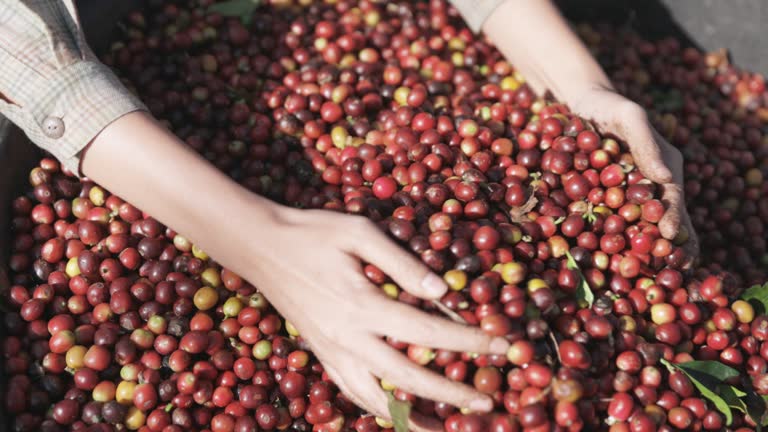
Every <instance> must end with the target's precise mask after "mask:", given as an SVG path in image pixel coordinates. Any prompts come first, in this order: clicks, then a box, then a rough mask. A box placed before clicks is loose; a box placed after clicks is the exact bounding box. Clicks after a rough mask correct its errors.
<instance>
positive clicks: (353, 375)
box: [326, 356, 443, 432]
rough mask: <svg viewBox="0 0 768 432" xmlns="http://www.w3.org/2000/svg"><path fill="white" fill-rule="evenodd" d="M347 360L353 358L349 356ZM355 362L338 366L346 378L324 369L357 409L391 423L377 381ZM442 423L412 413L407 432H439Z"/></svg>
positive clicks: (382, 391) (333, 370)
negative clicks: (343, 371)
mask: <svg viewBox="0 0 768 432" xmlns="http://www.w3.org/2000/svg"><path fill="white" fill-rule="evenodd" d="M347 358H350V359H351V358H353V357H351V356H349V357H347ZM357 365H358V363H357V362H354V361H352V362H345V363H344V364H341V365H340V366H341V367H343V368H344V370H346V371H348V373H347V375H346V377H342V376H341V375H340V374H339V373H338V372H337V371H336V370H335V369H334V368H332V367H330V368H329V367H326V371H327V372H328V375H330V376H331V378H332V379H333V380H334V382H336V385H338V386H339V388H340V389H341V391H342V392H343V393H344V394H345V395H346V396H347V397H348V398H349V399H350V400H351V401H352V402H353V403H354V404H355V405H357V406H358V407H360V408H362V409H364V410H366V411H368V412H369V413H371V414H373V415H375V416H377V417H381V418H383V419H385V420H388V421H391V420H392V418H391V415H390V413H389V399H388V397H387V394H386V392H384V390H382V388H381V385H380V384H379V380H378V379H376V377H374V376H372V375H371V374H370V372H368V371H367V370H365V369H362V368H360V367H359V366H357ZM442 429H443V428H442V423H441V422H440V421H438V420H437V419H433V418H429V417H426V416H423V415H421V414H419V413H417V412H412V413H411V416H410V418H409V430H412V431H416V432H438V431H441V430H442Z"/></svg>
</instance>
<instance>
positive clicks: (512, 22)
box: [483, 0, 611, 103]
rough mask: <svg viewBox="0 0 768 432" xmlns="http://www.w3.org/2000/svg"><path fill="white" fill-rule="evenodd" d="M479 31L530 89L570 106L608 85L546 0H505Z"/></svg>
mask: <svg viewBox="0 0 768 432" xmlns="http://www.w3.org/2000/svg"><path fill="white" fill-rule="evenodd" d="M483 31H484V32H485V34H486V35H487V36H488V37H489V38H490V39H491V40H492V41H493V42H494V44H496V46H497V47H498V49H499V51H501V53H502V54H504V56H505V57H506V58H507V59H508V60H509V61H510V63H512V64H514V65H515V68H517V69H518V70H519V71H520V72H521V73H522V74H523V76H525V77H526V79H527V80H528V81H529V83H530V85H531V86H532V87H533V89H534V90H535V91H536V92H538V93H542V92H544V91H546V90H549V91H551V92H552V94H553V95H554V96H555V97H556V98H558V99H560V100H562V101H565V102H570V103H572V102H575V101H577V100H578V99H579V97H580V94H581V93H583V92H584V91H586V90H587V89H590V88H595V87H601V88H610V87H611V83H610V80H609V79H608V77H607V76H606V75H605V72H603V70H602V68H601V67H600V65H599V64H598V63H597V62H596V61H595V59H594V58H593V57H592V55H591V54H590V53H589V50H587V48H586V47H585V46H584V44H583V43H582V42H581V40H579V38H578V37H577V36H576V34H574V32H573V31H571V29H570V27H569V26H568V23H567V22H566V21H565V19H564V18H563V17H562V16H561V15H560V12H559V11H558V10H557V8H556V7H555V6H554V5H553V4H552V3H551V2H550V1H549V0H536V1H526V0H507V1H505V2H504V3H503V4H501V5H499V6H498V7H497V8H496V9H495V11H494V12H493V14H491V15H490V16H489V17H488V19H487V20H486V21H485V23H484V24H483Z"/></svg>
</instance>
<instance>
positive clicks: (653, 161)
mask: <svg viewBox="0 0 768 432" xmlns="http://www.w3.org/2000/svg"><path fill="white" fill-rule="evenodd" d="M629 127H630V133H629V134H628V135H629V136H628V138H629V139H628V140H627V143H628V145H629V149H630V151H631V152H632V157H633V158H634V159H635V163H636V164H637V167H638V168H639V169H640V172H641V173H643V175H644V176H645V177H646V178H647V179H649V180H651V181H652V182H654V183H660V184H665V183H669V182H671V181H672V171H671V170H670V169H669V167H668V166H667V164H666V163H664V156H663V152H662V146H663V145H666V142H665V141H664V138H662V137H661V135H659V133H658V132H656V131H655V130H654V129H653V127H652V126H651V125H650V124H648V120H647V119H642V121H637V122H632V124H630V125H629Z"/></svg>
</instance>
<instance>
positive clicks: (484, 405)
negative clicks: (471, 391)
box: [469, 399, 493, 412]
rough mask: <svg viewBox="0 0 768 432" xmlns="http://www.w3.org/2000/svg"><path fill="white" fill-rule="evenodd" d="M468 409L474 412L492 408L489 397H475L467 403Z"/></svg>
mask: <svg viewBox="0 0 768 432" xmlns="http://www.w3.org/2000/svg"><path fill="white" fill-rule="evenodd" d="M469 409H470V410H472V411H475V412H487V411H490V410H492V409H493V402H491V400H490V399H475V400H473V401H472V402H470V403H469Z"/></svg>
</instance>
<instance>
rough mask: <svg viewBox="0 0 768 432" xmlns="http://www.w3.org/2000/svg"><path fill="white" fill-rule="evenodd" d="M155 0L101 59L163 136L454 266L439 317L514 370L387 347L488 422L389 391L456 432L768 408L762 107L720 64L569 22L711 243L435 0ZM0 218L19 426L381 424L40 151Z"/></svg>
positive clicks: (693, 426) (166, 242) (152, 234)
mask: <svg viewBox="0 0 768 432" xmlns="http://www.w3.org/2000/svg"><path fill="white" fill-rule="evenodd" d="M211 4H212V2H211V1H210V0H194V1H186V2H182V1H173V2H167V1H159V0H153V1H150V2H149V4H148V6H147V9H146V10H144V11H142V12H138V13H133V14H131V15H130V16H129V17H128V18H127V20H126V22H125V23H124V25H123V27H122V28H123V35H122V37H121V40H120V41H118V42H116V43H115V44H114V45H113V46H112V49H111V50H110V52H109V53H107V54H106V55H105V56H104V58H103V61H104V62H105V63H107V64H108V65H110V66H112V67H114V68H115V69H116V71H117V72H118V73H119V74H120V75H121V76H122V77H123V78H124V79H125V81H126V83H127V85H129V86H130V87H131V88H133V89H135V91H136V92H137V93H138V94H139V95H140V96H141V98H142V99H143V100H144V101H145V102H146V103H147V105H148V106H149V107H150V109H151V111H152V112H153V113H154V115H155V116H157V117H158V118H160V119H162V120H163V121H164V122H165V123H166V124H167V125H168V127H170V128H171V129H172V130H173V131H174V132H175V133H176V134H177V135H178V136H179V137H181V138H182V139H183V140H185V142H186V143H187V144H188V145H189V146H190V147H191V148H193V149H195V150H196V151H198V152H200V153H201V154H202V155H203V156H204V157H205V158H207V159H208V160H210V161H211V163H213V164H215V165H216V166H217V167H218V168H219V169H221V170H222V171H224V172H226V173H227V174H228V175H230V176H231V177H232V178H233V179H234V180H236V181H238V182H239V183H240V184H242V185H243V186H244V187H246V188H248V189H249V190H251V191H253V192H254V193H258V194H261V195H264V196H266V197H269V198H270V199H273V200H275V201H277V202H280V203H283V204H286V205H290V206H295V207H300V208H322V209H327V210H328V211H340V212H347V213H352V214H357V215H361V216H362V217H366V218H369V219H371V220H373V221H374V222H376V223H377V224H379V225H380V226H381V228H382V230H384V231H385V232H387V233H388V234H389V235H390V236H391V237H392V238H393V239H394V240H396V241H398V242H399V243H400V244H401V245H402V247H403V248H404V249H405V250H407V251H409V252H411V253H413V254H416V255H418V256H419V257H420V258H421V259H422V261H423V262H424V263H425V264H426V265H428V266H429V267H430V268H431V269H432V270H433V271H435V272H437V273H439V274H441V275H443V276H444V278H445V280H446V282H447V283H448V285H449V286H450V288H451V290H450V292H449V293H448V294H446V295H445V297H444V298H443V299H441V304H442V307H441V308H440V309H442V310H438V309H436V308H435V306H434V305H432V304H428V303H423V302H422V301H421V300H419V299H417V298H414V297H412V296H410V295H408V293H406V292H404V291H402V290H400V289H399V287H397V286H396V285H395V284H394V283H392V281H391V280H390V279H389V278H388V277H387V276H386V275H385V274H384V273H383V272H381V270H379V269H378V268H376V267H375V266H373V265H367V266H365V274H366V276H367V277H368V278H369V279H370V280H371V281H372V282H373V283H375V284H377V285H378V286H380V287H381V289H382V290H383V291H384V292H385V293H386V294H387V295H389V296H391V297H393V298H396V299H398V300H399V301H402V302H406V303H409V304H412V305H413V306H414V307H419V308H422V309H425V310H429V311H433V313H435V314H447V315H449V316H450V317H451V318H452V319H455V320H458V321H462V322H465V323H466V324H468V325H473V326H479V327H480V328H482V329H483V330H484V331H486V332H487V333H489V334H492V335H497V336H503V337H506V338H507V339H508V340H509V341H510V342H511V348H510V350H509V352H508V353H507V355H505V356H485V355H476V354H472V353H457V352H449V351H444V350H433V349H430V348H429V347H420V346H414V345H410V346H409V345H407V344H405V343H402V342H400V341H396V340H387V342H388V343H389V344H391V345H392V346H394V347H396V348H398V349H400V350H402V351H403V352H404V353H405V354H406V355H407V356H408V357H409V358H410V359H411V360H412V361H414V362H417V363H419V364H421V365H423V366H424V367H426V368H430V369H432V370H434V371H437V372H438V373H441V374H444V375H445V376H446V377H448V378H449V379H451V380H456V381H462V382H466V383H469V384H472V385H474V386H475V387H476V388H477V389H478V390H479V391H481V392H483V393H487V394H489V395H490V396H491V397H492V398H493V399H494V400H495V402H496V406H495V409H494V411H493V413H491V414H485V415H477V414H473V413H470V412H466V411H463V410H460V409H458V408H456V407H453V406H450V405H447V404H445V403H440V402H433V401H428V400H423V399H420V398H417V397H415V396H414V395H411V394H408V393H406V392H403V391H401V390H399V389H396V388H390V387H389V386H388V385H387V384H386V383H382V384H383V386H384V387H385V389H386V390H389V391H392V394H393V396H394V398H395V399H396V400H400V401H403V402H406V403H408V404H409V405H410V406H411V407H412V408H411V409H412V410H415V411H418V412H420V413H422V414H425V415H428V416H432V417H436V418H439V419H441V420H442V421H443V422H444V425H445V428H446V430H447V431H450V432H479V431H494V432H496V431H498V432H514V431H524V432H540V431H580V430H584V431H598V430H606V431H611V432H623V431H632V432H645V431H655V430H658V431H670V432H671V431H677V430H696V431H700V430H704V431H725V430H728V431H739V432H743V431H751V430H755V428H756V426H755V424H756V423H755V422H756V421H760V419H753V418H751V417H750V416H749V415H747V414H746V413H744V412H742V411H739V410H737V409H733V410H732V417H733V418H732V420H731V421H730V424H728V423H729V422H728V418H727V416H726V415H725V414H724V413H723V411H722V409H719V408H718V407H717V406H715V405H714V404H713V403H712V402H711V401H710V400H708V399H707V398H706V397H705V396H703V395H702V393H701V392H700V390H699V389H698V388H697V387H696V385H695V383H694V382H692V380H691V379H690V378H689V376H688V375H686V374H685V373H683V372H682V371H681V370H677V369H674V368H668V367H666V366H665V365H664V364H663V363H668V364H672V363H685V362H688V361H692V360H702V361H710V362H719V363H722V364H723V365H726V366H729V367H731V368H734V369H736V370H737V371H739V373H740V374H741V376H739V377H736V378H733V379H731V380H730V381H729V382H728V384H731V385H733V386H734V387H736V388H740V389H744V390H745V391H748V392H757V393H759V394H768V374H766V373H767V372H768V364H767V363H766V361H767V360H768V342H766V341H768V317H766V316H764V315H761V314H759V313H757V311H756V310H755V307H754V306H753V304H751V303H749V302H746V301H744V300H739V299H738V297H739V295H740V293H741V292H742V291H743V289H744V288H746V287H747V286H749V285H750V284H754V283H762V282H765V280H766V275H768V258H767V257H768V255H767V254H766V231H765V228H764V225H765V223H766V221H768V200H766V199H761V198H763V197H765V196H766V193H768V187H767V186H766V183H765V181H764V177H765V175H767V174H768V137H767V135H766V134H765V124H766V121H768V108H766V107H767V106H768V93H766V91H765V85H764V80H763V78H762V77H760V76H756V75H752V74H749V73H746V72H743V71H740V70H739V69H737V68H736V67H734V66H733V65H730V64H729V63H728V62H727V59H726V58H725V57H724V56H723V55H722V53H714V54H703V53H700V52H698V51H696V50H693V49H690V48H681V47H680V46H679V43H678V42H677V41H674V40H662V41H658V42H648V41H645V40H642V39H640V38H639V37H637V36H636V35H634V34H632V33H631V32H629V31H626V30H620V29H615V28H611V27H588V26H579V27H578V31H579V34H580V35H581V36H582V37H583V38H584V40H585V41H586V43H587V44H588V45H589V46H590V47H591V49H592V50H593V52H594V53H595V55H596V57H597V58H598V59H599V60H600V61H601V62H602V63H603V65H604V67H605V68H606V70H607V71H609V73H610V75H611V77H612V79H613V80H614V82H615V84H616V86H617V88H618V89H619V90H620V91H621V92H623V93H625V94H626V95H628V96H629V97H630V98H632V99H633V100H636V101H638V102H639V103H641V104H643V105H644V106H646V107H647V108H648V110H649V116H650V118H651V119H652V120H653V121H654V122H655V123H656V125H657V127H658V130H659V131H661V132H662V133H663V134H664V135H666V136H667V137H669V139H670V141H671V142H672V143H673V144H674V145H676V146H677V147H678V148H679V149H680V150H681V152H682V153H683V154H684V156H685V159H686V161H685V171H686V184H685V191H686V194H687V198H688V209H689V212H690V213H691V216H692V219H693V223H694V226H695V228H696V230H697V232H698V233H699V238H700V240H701V243H702V246H703V247H702V255H701V257H700V263H699V264H697V266H696V267H695V268H694V269H691V270H688V269H687V268H686V267H685V266H686V263H688V257H687V256H686V253H685V252H684V249H683V248H682V247H681V246H682V245H683V244H684V242H685V240H686V233H684V232H683V233H682V234H681V235H680V236H679V237H678V238H677V239H675V240H674V241H669V240H666V239H664V238H662V237H661V235H660V233H659V230H658V227H657V225H656V224H657V223H658V222H659V220H660V218H661V216H662V214H663V212H664V204H663V203H662V202H661V201H660V199H659V194H658V190H657V187H656V186H655V185H654V184H652V183H651V182H649V181H648V180H647V179H645V178H644V177H643V175H642V174H641V173H640V172H639V171H638V170H637V168H636V167H635V164H634V161H633V158H632V156H631V154H629V152H628V150H627V147H626V146H625V145H624V143H619V142H617V141H616V140H614V139H612V138H611V137H610V136H603V135H601V134H600V133H599V132H598V131H597V130H595V128H594V127H593V126H592V124H591V123H590V122H589V121H588V119H583V118H579V117H578V116H576V115H574V114H572V113H571V112H570V111H569V109H568V107H567V106H565V105H562V104H559V103H557V102H556V101H552V100H546V99H542V98H541V97H539V96H537V95H536V94H534V92H533V91H531V89H530V88H529V87H528V86H527V85H526V84H525V79H524V77H522V76H521V75H520V74H519V73H518V72H516V71H515V69H514V66H513V65H510V64H509V63H507V62H506V61H505V60H504V59H503V58H502V57H501V55H500V54H499V53H498V52H497V51H496V50H495V48H494V47H493V46H492V45H490V44H489V43H488V42H487V41H485V40H484V39H483V38H482V37H480V36H477V35H473V34H472V33H471V32H470V31H469V30H468V29H467V28H466V27H465V26H464V25H463V24H462V22H461V19H460V17H459V16H458V15H457V13H456V11H454V10H453V9H452V8H451V7H450V6H449V4H448V3H447V2H446V1H444V0H431V1H429V2H409V1H392V2H373V1H367V0H364V1H350V0H338V1H333V2H331V1H329V2H312V1H305V0H300V1H298V2H291V1H280V2H277V1H275V2H273V3H272V4H268V5H263V6H261V7H259V8H258V9H256V11H255V12H254V13H253V15H252V16H251V15H248V16H247V17H245V18H246V19H241V17H225V16H222V15H220V14H218V13H212V12H210V10H209V7H210V5H211ZM29 180H30V189H29V190H28V191H26V192H25V193H24V194H23V195H22V196H19V197H18V198H17V199H15V200H14V202H13V207H12V212H13V220H12V228H13V243H12V245H11V246H10V249H11V257H10V261H9V262H8V267H9V269H10V270H11V274H10V276H11V285H10V287H9V288H8V290H7V291H5V292H3V293H2V299H3V302H4V304H5V305H6V306H7V309H8V312H6V313H4V315H3V324H4V327H5V334H6V336H5V338H4V339H3V341H2V360H3V368H4V373H5V376H6V377H7V380H6V384H5V394H4V399H3V403H4V411H5V413H6V414H7V415H8V416H7V417H6V418H8V419H9V422H10V426H11V428H12V430H15V431H45V432H48V431H65V430H72V431H94V432H95V431H105V432H106V431H121V430H141V431H151V432H181V431H193V430H194V431H213V432H224V431H236V432H244V431H258V430H263V431H270V430H288V431H297V432H306V431H316V432H339V431H356V432H368V431H382V430H392V428H393V425H392V423H390V422H389V421H387V420H386V419H382V418H377V417H374V416H372V415H369V414H366V413H365V412H363V411H362V410H360V409H359V408H357V407H356V406H354V404H353V403H352V402H350V401H349V399H347V398H346V397H345V396H344V395H343V394H341V393H340V392H339V390H338V388H337V387H336V386H335V385H334V384H333V382H332V381H331V380H330V379H329V378H328V376H327V375H326V374H325V373H324V372H323V367H322V365H321V364H320V363H319V362H318V361H317V359H316V358H315V357H314V356H313V354H312V353H311V351H310V350H309V349H308V347H307V345H306V343H305V341H304V340H303V339H302V337H301V335H300V334H299V333H298V332H297V331H296V329H295V328H294V327H293V326H292V325H291V323H290V322H287V321H285V320H284V319H283V318H282V317H281V316H280V314H279V312H278V311H276V310H274V308H272V307H271V305H270V304H269V301H268V299H266V298H265V297H264V296H263V295H262V294H261V293H260V292H259V291H258V287H254V286H252V285H251V284H249V283H248V282H247V281H245V280H243V279H242V278H241V277H239V276H238V275H237V274H234V273H233V272H231V271H229V270H228V269H226V268H222V267H221V266H220V265H219V264H218V263H216V262H215V261H214V260H213V259H212V258H210V257H208V256H207V255H206V253H205V252H204V251H203V250H200V249H199V248H197V247H196V246H195V245H194V244H192V243H191V242H190V240H189V239H187V238H185V237H184V236H182V235H180V234H179V233H176V232H175V231H174V230H173V229H172V228H171V227H166V226H163V225H162V224H160V223H159V222H158V221H156V220H155V219H153V218H152V216H151V215H148V214H146V213H143V212H142V211H141V210H139V209H137V208H136V207H134V206H133V205H131V204H130V203H127V202H125V201H123V200H122V199H120V197H118V196H115V195H112V194H110V193H109V192H108V191H107V190H105V189H103V188H102V187H100V186H99V185H96V184H94V183H93V182H91V181H89V180H87V179H84V180H78V179H76V178H75V177H73V176H72V175H71V173H68V172H66V171H65V170H63V169H62V168H61V167H60V166H59V164H58V163H57V162H56V161H54V160H52V159H50V158H45V159H43V160H41V161H40V163H39V166H37V167H36V168H34V169H33V170H32V171H31V173H30V176H29Z"/></svg>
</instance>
